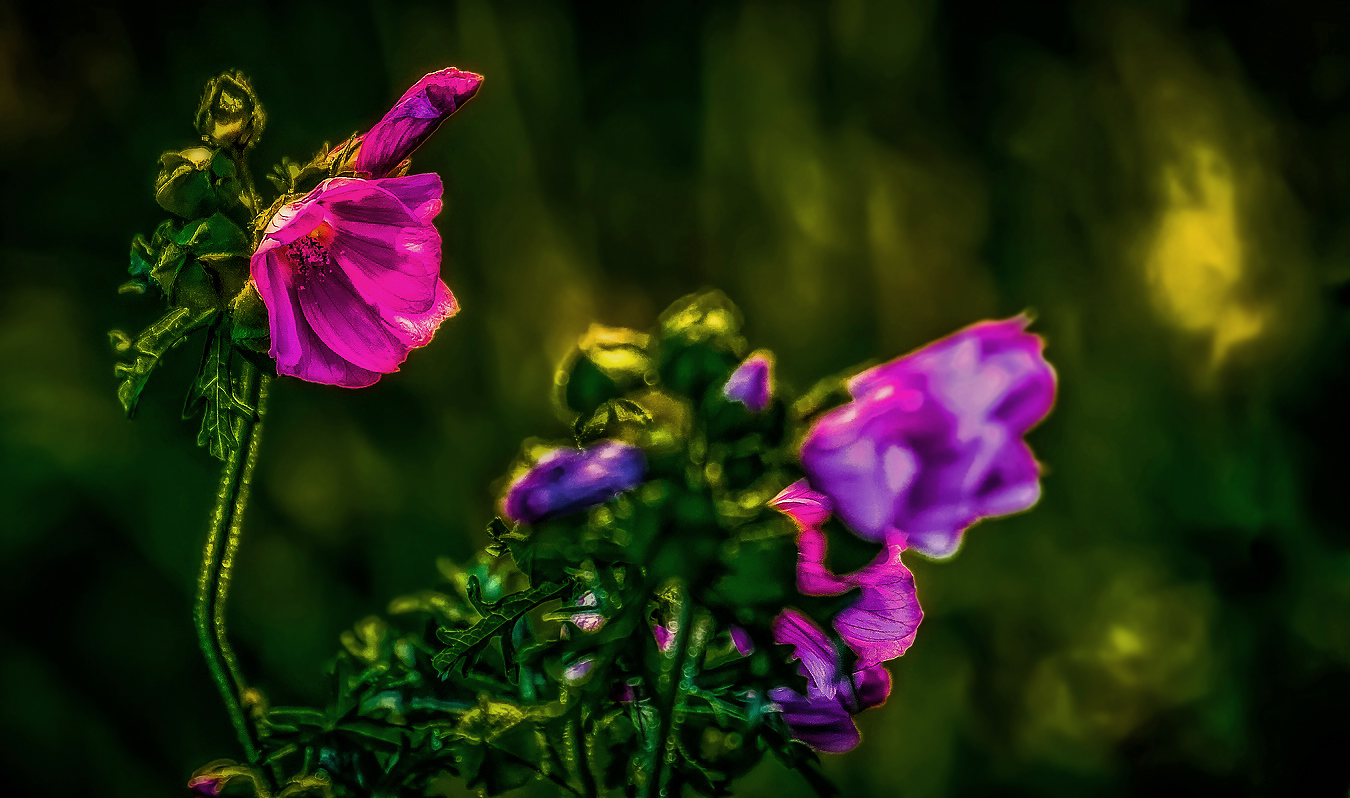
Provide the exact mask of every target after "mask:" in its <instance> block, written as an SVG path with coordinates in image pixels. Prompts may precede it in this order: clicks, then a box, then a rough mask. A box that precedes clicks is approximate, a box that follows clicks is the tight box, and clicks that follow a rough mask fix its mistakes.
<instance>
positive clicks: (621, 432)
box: [574, 399, 652, 446]
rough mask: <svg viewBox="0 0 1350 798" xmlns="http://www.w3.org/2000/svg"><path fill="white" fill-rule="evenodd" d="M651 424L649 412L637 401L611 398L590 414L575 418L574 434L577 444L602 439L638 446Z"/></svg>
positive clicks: (585, 444) (588, 443)
mask: <svg viewBox="0 0 1350 798" xmlns="http://www.w3.org/2000/svg"><path fill="white" fill-rule="evenodd" d="M651 423H652V417H651V414H650V413H648V412H647V411H646V410H645V409H644V408H643V407H642V405H640V404H638V403H637V402H634V401H632V400H631V399H610V400H608V401H607V402H605V403H604V404H602V405H601V406H600V407H598V408H597V409H596V410H595V411H594V412H593V413H592V414H591V415H590V416H589V417H586V416H583V417H581V418H579V419H577V423H576V426H575V428H574V433H575V434H576V438H577V445H578V446H589V445H590V444H592V443H595V442H596V441H598V440H601V439H604V438H608V439H612V440H619V441H624V442H625V443H631V444H634V445H638V446H640V445H642V444H643V443H644V437H645V433H646V431H647V428H648V427H649V426H651Z"/></svg>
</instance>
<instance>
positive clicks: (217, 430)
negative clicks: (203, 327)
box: [183, 323, 258, 460]
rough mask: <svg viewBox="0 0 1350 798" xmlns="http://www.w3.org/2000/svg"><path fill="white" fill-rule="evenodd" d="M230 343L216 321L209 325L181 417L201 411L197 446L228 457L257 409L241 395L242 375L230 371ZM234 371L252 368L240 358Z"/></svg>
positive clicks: (225, 457) (244, 380)
mask: <svg viewBox="0 0 1350 798" xmlns="http://www.w3.org/2000/svg"><path fill="white" fill-rule="evenodd" d="M232 363H233V346H232V344H231V341H230V338H229V336H228V335H227V334H226V333H225V332H224V330H222V329H221V325H220V324H219V323H217V324H215V325H213V326H212V327H211V330H210V332H209V334H208V336H207V339H206V352H205V353H204V354H203V355H202V364H201V368H200V369H199V370H198V372H197V378H196V379H195V380H194V381H193V383H192V387H191V389H190V390H189V391H188V395H187V399H186V401H185V402H184V403H183V418H184V420H186V419H190V418H192V417H193V416H195V415H197V413H202V426H201V431H200V432H198V434H197V445H199V446H204V447H206V448H207V449H208V450H209V451H210V452H211V456H213V457H215V458H217V459H220V460H227V459H229V458H230V457H231V456H232V455H233V454H234V453H235V451H237V450H238V448H239V443H240V432H241V430H242V424H243V423H249V422H253V421H256V420H257V417H258V411H257V408H256V407H254V406H253V404H252V401H251V400H249V398H248V397H247V396H245V391H246V390H247V389H246V387H245V386H244V384H243V383H245V382H246V381H247V380H246V378H245V375H243V374H240V375H236V374H235V372H233V371H232V370H231V366H232ZM236 369H237V370H238V371H247V370H249V369H252V365H251V364H249V363H248V362H247V361H243V360H240V361H239V362H238V364H237V366H236Z"/></svg>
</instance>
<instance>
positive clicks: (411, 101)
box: [353, 67, 483, 177]
mask: <svg viewBox="0 0 1350 798" xmlns="http://www.w3.org/2000/svg"><path fill="white" fill-rule="evenodd" d="M482 82H483V78H482V76H481V75H475V74H474V73H472V72H462V71H460V70H458V69H454V68H453V67H452V68H449V69H442V70H440V71H439V72H432V73H431V74H429V75H426V76H425V77H423V78H422V79H421V80H419V81H417V83H415V84H413V86H412V88H410V89H408V91H407V92H405V93H404V95H403V96H402V97H401V98H399V101H398V102H397V103H395V104H394V107H393V108H391V109H389V112H388V113H387V114H385V115H384V118H383V119H381V120H380V121H379V122H377V123H375V126H374V127H372V128H371V129H370V131H369V132H368V133H366V134H365V135H364V136H362V137H361V149H360V151H359V152H358V153H357V155H356V162H355V163H354V164H353V168H354V169H355V170H356V171H357V172H362V173H365V174H369V175H370V176H371V177H384V176H385V175H387V174H388V173H389V172H390V171H391V170H393V169H394V168H395V167H397V166H398V165H399V164H400V163H402V162H403V159H405V158H407V157H408V156H409V155H412V153H413V151H414V150H416V149H417V148H418V147H420V146H421V145H422V143H423V142H424V141H426V140H427V139H428V138H430V137H431V134H432V133H435V132H436V129H437V128H438V127H440V126H441V123H442V122H444V121H445V120H446V119H447V118H448V117H449V116H450V115H451V114H453V113H454V112H455V111H457V110H459V108H460V107H461V106H463V105H464V103H466V102H468V101H469V100H470V99H471V98H472V97H473V96H474V94H475V93H477V91H478V87H479V85H480V84H482Z"/></svg>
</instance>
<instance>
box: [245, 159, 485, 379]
mask: <svg viewBox="0 0 1350 798" xmlns="http://www.w3.org/2000/svg"><path fill="white" fill-rule="evenodd" d="M440 209H441V179H440V178H439V177H438V176H436V175H434V174H425V175H412V176H410V177H396V178H384V179H379V180H361V179H357V178H348V177H334V178H330V179H328V180H325V181H323V182H322V183H320V184H319V185H318V187H317V188H315V189H314V190H313V191H311V192H310V193H308V194H306V195H305V196H304V197H302V198H300V199H299V200H297V201H295V202H292V203H290V204H288V205H285V206H283V207H282V208H281V210H280V211H278V212H277V214H276V216H274V217H273V218H272V220H271V222H269V223H268V225H267V229H266V231H265V232H264V234H263V239H262V243H261V244H259V246H258V250H257V252H255V253H254V254H253V259H252V261H251V263H250V271H251V272H252V275H253V281H254V283H255V284H256V286H257V288H258V293H259V294H260V295H261V296H262V299H263V303H264V304H265V305H266V306H267V317H268V324H269V327H270V331H271V336H272V349H271V356H272V359H273V360H275V361H276V365H277V373H279V374H285V375H288V376H292V377H298V378H300V379H302V380H308V381H310V382H321V383H326V384H329V385H341V386H343V387H346V388H360V387H364V386H367V385H372V384H374V383H375V382H376V381H378V380H379V379H380V376H381V375H382V374H388V373H390V372H393V371H397V370H398V367H399V364H401V363H402V362H403V361H404V359H406V358H407V357H408V352H409V351H410V350H412V349H414V348H416V347H419V346H424V345H425V344H426V343H427V342H429V341H430V340H431V336H432V335H433V334H434V333H435V332H436V329H437V328H438V327H439V326H440V324H441V322H443V321H445V320H446V319H448V318H449V317H451V316H453V315H454V314H455V313H456V312H457V311H458V310H459V305H458V303H457V302H456V301H455V297H454V295H453V294H451V293H450V289H449V288H447V287H446V285H445V283H444V282H442V281H441V279H440V266H441V236H440V233H439V232H438V231H437V230H436V227H435V226H434V225H433V224H432V222H431V220H432V219H433V218H434V217H435V216H436V214H437V213H438V212H439V211H440Z"/></svg>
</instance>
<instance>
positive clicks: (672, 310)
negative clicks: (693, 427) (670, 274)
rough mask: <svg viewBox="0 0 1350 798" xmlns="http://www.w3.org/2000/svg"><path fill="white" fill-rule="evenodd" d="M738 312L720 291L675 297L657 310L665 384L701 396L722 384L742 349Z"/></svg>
mask: <svg viewBox="0 0 1350 798" xmlns="http://www.w3.org/2000/svg"><path fill="white" fill-rule="evenodd" d="M740 332H741V312H740V310H739V309H738V308H737V307H736V305H735V304H733V303H732V301H731V300H730V299H727V297H726V295H725V294H723V293H722V292H721V291H706V292H703V293H700V294H690V295H688V296H685V297H681V298H680V299H677V300H676V301H675V302H674V303H672V304H671V306H670V307H669V308H667V309H666V311H665V312H664V313H662V314H661V319H660V343H659V349H660V353H661V357H660V374H661V381H662V383H663V384H664V385H665V386H666V388H667V389H670V390H674V391H676V392H678V393H681V394H683V395H685V396H687V397H689V398H691V399H694V400H702V399H703V397H704V394H705V393H706V392H707V391H708V390H709V389H710V388H712V387H714V386H716V387H718V388H720V387H721V386H722V385H723V384H725V383H726V380H727V378H728V377H730V376H731V372H732V371H733V370H734V369H735V367H736V365H737V364H739V363H740V362H741V359H742V357H743V355H744V353H745V349H746V344H745V339H744V338H743V337H741V334H740Z"/></svg>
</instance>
